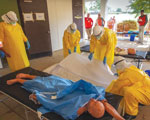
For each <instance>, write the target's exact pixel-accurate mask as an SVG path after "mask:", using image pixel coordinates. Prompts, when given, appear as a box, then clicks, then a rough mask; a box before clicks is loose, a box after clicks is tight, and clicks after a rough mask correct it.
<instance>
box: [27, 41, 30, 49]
mask: <svg viewBox="0 0 150 120" xmlns="http://www.w3.org/2000/svg"><path fill="white" fill-rule="evenodd" d="M26 43H27V49H28V50H29V49H30V43H29V41H27V42H26Z"/></svg>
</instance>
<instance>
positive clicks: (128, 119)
mask: <svg viewBox="0 0 150 120" xmlns="http://www.w3.org/2000/svg"><path fill="white" fill-rule="evenodd" d="M135 118H136V116H132V115H128V114H125V115H124V119H125V120H132V119H135Z"/></svg>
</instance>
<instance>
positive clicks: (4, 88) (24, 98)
mask: <svg viewBox="0 0 150 120" xmlns="http://www.w3.org/2000/svg"><path fill="white" fill-rule="evenodd" d="M18 73H27V74H32V75H37V76H49V74H47V73H44V72H41V71H38V70H35V69H32V68H30V67H28V68H25V69H22V70H19V71H17V72H13V73H10V74H8V75H5V76H3V77H1V78H0V92H2V93H3V94H5V95H7V96H8V97H11V98H12V99H14V100H15V101H16V102H18V103H20V104H22V105H23V106H25V107H26V108H29V109H30V110H32V111H34V112H36V110H37V108H38V107H39V105H35V104H34V103H33V102H32V101H30V100H29V94H30V93H28V92H27V91H26V90H24V89H22V88H21V85H20V84H14V85H12V86H8V85H7V84H6V80H9V79H13V78H15V76H16V74H18ZM121 98H122V97H121V96H118V95H113V94H109V93H106V99H107V100H108V102H109V103H110V104H111V105H113V106H114V107H115V108H116V109H117V108H118V105H119V103H120V100H121ZM43 116H44V117H45V118H46V119H49V120H64V119H63V118H62V117H61V116H60V115H57V114H55V113H53V112H50V113H47V114H44V115H43ZM77 120H95V119H94V118H92V117H91V116H90V115H89V114H88V113H85V114H83V115H81V116H80V117H78V118H77ZM100 120H112V117H111V116H110V115H108V114H107V113H105V115H104V117H103V118H101V119H100Z"/></svg>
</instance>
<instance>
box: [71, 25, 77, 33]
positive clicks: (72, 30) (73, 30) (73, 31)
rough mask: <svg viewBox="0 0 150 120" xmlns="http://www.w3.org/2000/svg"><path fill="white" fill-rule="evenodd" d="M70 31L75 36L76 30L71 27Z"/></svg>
mask: <svg viewBox="0 0 150 120" xmlns="http://www.w3.org/2000/svg"><path fill="white" fill-rule="evenodd" d="M70 30H71V33H72V34H74V33H75V32H76V29H73V28H72V27H71V26H70Z"/></svg>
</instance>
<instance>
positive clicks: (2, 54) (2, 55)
mask: <svg viewBox="0 0 150 120" xmlns="http://www.w3.org/2000/svg"><path fill="white" fill-rule="evenodd" d="M0 57H1V58H4V57H5V53H4V52H3V51H1V50H0Z"/></svg>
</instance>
